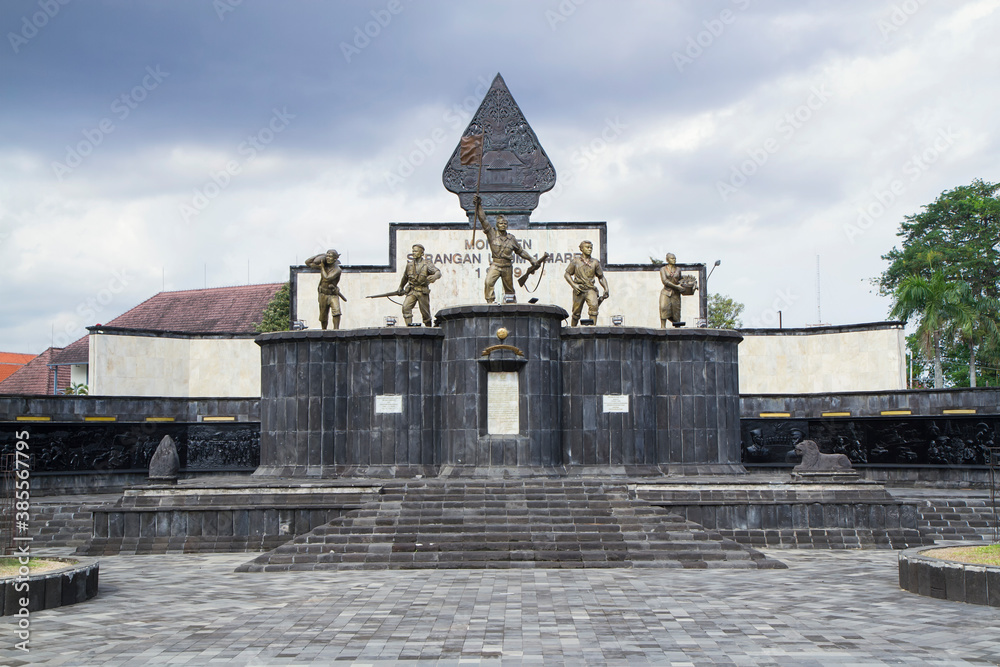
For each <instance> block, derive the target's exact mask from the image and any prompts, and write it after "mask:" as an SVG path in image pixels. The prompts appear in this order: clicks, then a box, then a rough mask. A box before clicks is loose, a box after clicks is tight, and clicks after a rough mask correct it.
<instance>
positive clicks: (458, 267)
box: [294, 226, 699, 329]
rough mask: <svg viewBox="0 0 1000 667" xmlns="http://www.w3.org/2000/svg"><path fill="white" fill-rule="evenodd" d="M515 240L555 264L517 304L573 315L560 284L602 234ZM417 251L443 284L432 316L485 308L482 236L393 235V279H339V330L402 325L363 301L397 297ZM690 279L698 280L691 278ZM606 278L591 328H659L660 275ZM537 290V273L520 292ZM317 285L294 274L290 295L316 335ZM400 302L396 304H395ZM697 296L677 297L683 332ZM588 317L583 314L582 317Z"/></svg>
mask: <svg viewBox="0 0 1000 667" xmlns="http://www.w3.org/2000/svg"><path fill="white" fill-rule="evenodd" d="M511 233H513V234H514V235H515V236H517V237H518V239H519V240H521V245H522V247H524V249H525V250H527V251H528V252H529V253H531V254H532V255H533V256H535V257H540V256H542V255H543V254H545V253H546V252H549V253H551V254H552V255H553V258H552V259H550V260H549V262H547V263H546V265H545V273H544V275H543V276H542V278H541V282H540V283H539V284H538V288H537V290H536V291H535V292H533V293H529V292H528V291H527V290H526V289H522V288H520V287H518V286H517V285H516V284H515V290H516V292H517V299H518V301H520V302H522V303H526V302H527V301H528V299H530V298H533V297H538V302H539V303H544V304H555V305H557V306H562V307H563V308H565V309H566V311H567V312H569V311H571V310H572V307H573V294H572V290H571V289H570V287H569V285H567V284H566V280H565V278H564V277H563V275H564V273H565V272H566V266H567V262H568V261H569V260H570V259H571V258H572V255H573V253H574V252H575V253H579V248H580V243H581V242H582V241H584V240H588V241H590V242H591V243H593V244H594V252H593V255H594V257H600V256H601V228H600V227H597V226H595V227H593V228H588V227H575V228H573V229H517V230H512V231H511ZM415 243H420V244H422V245H423V246H424V248H425V250H426V254H427V256H428V257H431V258H432V260H433V261H434V264H435V266H437V267H438V269H440V271H441V278H440V279H439V280H438V281H437V282H435V283H434V284H432V285H431V312H432V314H433V313H436V312H437V311H438V310H441V309H442V308H448V307H451V306H460V305H466V304H471V303H485V302H486V299H485V297H484V294H483V284H484V282H485V277H486V270H487V269H488V268H489V265H490V251H489V248H488V247H487V246H486V236H485V234H483V232H482V230H481V229H480V230H478V231H477V232H476V238H475V244H474V245H473V243H472V229H471V228H469V229H464V230H454V229H452V230H447V229H435V230H421V229H409V228H405V227H403V228H399V229H397V231H396V258H395V259H396V267H397V271H396V272H395V273H382V272H371V273H361V272H354V271H351V272H345V273H344V274H343V276H342V277H341V279H340V290H341V292H342V293H343V295H344V296H345V297H347V302H346V303H345V302H341V311H342V313H343V315H342V317H341V322H340V326H341V328H342V329H355V328H362V327H381V326H384V325H385V317H386V316H387V315H394V316H395V317H396V319H397V321H398V325H399V326H401V325H402V324H403V320H402V317H401V314H400V307H399V306H397V305H396V304H394V303H392V302H391V301H389V300H388V299H386V298H380V299H367V298H365V297H366V296H367V295H369V294H380V293H383V292H388V291H390V290H395V289H396V288H398V287H399V281H400V280H401V278H402V275H403V268H404V267H405V266H406V260H407V257H408V255H409V254H410V252H411V249H412V248H413V245H414V244H415ZM528 266H529V265H528V263H527V262H525V261H524V260H522V259H521V258H515V264H514V280H515V283H516V281H517V277H518V276H520V275H521V271H523V270H526V269H527V268H528ZM690 273H691V274H692V275H693V276H694V277H695V278H697V277H698V274H697V272H690ZM605 278H606V279H607V281H608V287H609V289H610V292H611V297H610V298H609V299H608V300H606V301H605V302H604V303H603V304H601V309H600V315H599V317H598V322H597V324H599V325H605V326H610V324H611V316H612V315H623V316H624V318H625V320H624V322H625V324H626V325H629V326H641V327H658V326H660V315H659V298H660V289H661V284H660V277H659V272H658V271H653V270H650V271H605ZM536 282H538V273H536V274H534V275H532V276H531V277H530V278H529V279H528V283H527V285H526V288H534V287H535V284H536ZM318 283H319V273H311V272H310V273H305V272H303V273H300V274H299V275H298V292H297V293H296V294H295V295H294V298H295V301H296V314H297V316H298V319H300V320H302V321H303V322H305V324H306V327H308V328H310V329H316V328H319V306H318V305H317V298H316V287H317V285H318ZM495 290H496V293H497V299H498V300H499V299H500V298H501V296H500V295H502V293H503V289H502V287H501V282H500V281H497V284H496V286H495ZM393 298H394V299H395V300H396V301H398V302H402V297H393ZM698 298H699V293H698V292H695V294H694V295H692V296H686V297H682V300H681V312H682V316H683V318H684V320H685V321H686V322H687V323H688V325H689V326H696V325H697V322H698ZM586 316H587V309H586V306H584V311H583V317H586ZM414 321H417V322H419V321H420V316H419V312H415V313H414Z"/></svg>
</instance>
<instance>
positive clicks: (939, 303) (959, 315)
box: [890, 269, 973, 389]
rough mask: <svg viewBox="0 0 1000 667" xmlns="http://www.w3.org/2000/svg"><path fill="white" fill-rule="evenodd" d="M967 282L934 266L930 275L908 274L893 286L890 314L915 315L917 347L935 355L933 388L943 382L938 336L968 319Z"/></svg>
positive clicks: (904, 317)
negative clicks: (951, 277) (952, 278)
mask: <svg viewBox="0 0 1000 667" xmlns="http://www.w3.org/2000/svg"><path fill="white" fill-rule="evenodd" d="M968 292H969V285H968V283H966V282H965V281H962V280H949V278H948V277H947V276H946V275H945V274H944V273H943V272H942V271H941V270H940V269H937V270H934V271H933V272H932V273H931V274H930V276H929V277H927V276H923V275H920V274H916V273H914V274H911V275H909V276H907V277H905V278H903V280H902V281H900V283H899V285H898V286H897V287H896V290H895V292H894V293H893V304H892V311H891V312H890V316H891V317H897V318H900V319H903V320H909V319H910V318H911V317H912V316H914V315H916V316H917V317H918V318H919V320H920V322H919V324H918V325H917V338H918V340H919V341H920V347H921V348H923V350H924V353H925V354H927V355H928V356H931V355H933V357H934V388H935V389H941V388H942V387H943V386H944V371H943V369H942V368H941V337H942V336H944V335H945V334H946V333H947V332H948V331H949V330H952V331H954V329H953V327H955V326H956V324H958V323H962V326H964V323H966V322H967V321H969V318H972V317H973V316H972V315H971V314H970V312H969V309H970V307H969V304H970V303H971V301H972V300H971V299H970V298H969V297H968Z"/></svg>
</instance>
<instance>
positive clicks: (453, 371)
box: [439, 305, 566, 467]
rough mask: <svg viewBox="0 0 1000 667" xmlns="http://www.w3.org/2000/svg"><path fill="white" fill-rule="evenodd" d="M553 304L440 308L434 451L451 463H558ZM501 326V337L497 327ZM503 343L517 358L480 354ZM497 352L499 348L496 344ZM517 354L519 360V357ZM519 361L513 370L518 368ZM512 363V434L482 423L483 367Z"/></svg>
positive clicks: (558, 315) (558, 313)
mask: <svg viewBox="0 0 1000 667" xmlns="http://www.w3.org/2000/svg"><path fill="white" fill-rule="evenodd" d="M565 315H566V311H564V310H562V309H561V308H557V307H555V306H523V305H513V306H503V307H500V306H487V305H476V306H459V307H456V308H451V309H447V310H445V311H442V313H441V315H440V316H439V319H440V320H441V330H442V332H443V334H444V339H443V343H442V345H443V354H442V368H441V408H442V417H443V420H442V425H441V457H440V463H441V464H442V465H450V466H470V467H489V466H553V465H559V464H561V463H562V439H561V433H560V428H561V423H562V416H561V414H560V408H561V396H560V395H561V393H562V377H561V375H560V372H559V367H560V357H561V354H560V340H559V332H560V328H561V324H560V323H561V321H562V319H563V318H564V317H565ZM501 328H505V329H507V332H508V336H507V337H506V338H505V339H504V340H502V341H501V340H500V339H498V338H497V335H496V334H497V332H498V331H499V330H500V329H501ZM501 343H503V344H506V345H510V346H513V347H517V348H518V349H519V350H520V351H521V352H523V357H522V356H521V355H518V354H516V353H514V352H511V351H509V350H507V352H509V353H510V354H509V356H508V357H500V358H498V357H497V356H495V355H486V356H484V355H483V351H484V350H486V349H487V348H489V347H491V346H494V345H498V344H501ZM497 352H499V353H502V352H504V351H503V350H498V351H497ZM522 359H523V362H522V361H521V360H522ZM518 367H519V368H520V370H518ZM490 370H511V371H514V370H518V374H519V393H520V397H519V401H518V413H519V414H518V422H519V424H520V434H519V435H491V434H490V433H489V432H488V429H487V412H488V400H489V399H488V395H487V394H488V392H487V391H486V384H487V373H488V372H490Z"/></svg>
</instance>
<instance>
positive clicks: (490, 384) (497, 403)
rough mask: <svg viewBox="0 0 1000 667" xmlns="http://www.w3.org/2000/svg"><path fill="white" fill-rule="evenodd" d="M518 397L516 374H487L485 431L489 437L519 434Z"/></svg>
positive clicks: (513, 372) (509, 372)
mask: <svg viewBox="0 0 1000 667" xmlns="http://www.w3.org/2000/svg"><path fill="white" fill-rule="evenodd" d="M519 396H520V392H519V383H518V378H517V372H515V371H503V372H496V373H487V375H486V403H487V408H486V430H487V432H488V433H489V434H490V435H517V434H518V433H520V432H521V421H520V416H519V414H518V402H519V401H518V399H519Z"/></svg>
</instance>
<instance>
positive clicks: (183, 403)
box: [0, 396, 260, 423]
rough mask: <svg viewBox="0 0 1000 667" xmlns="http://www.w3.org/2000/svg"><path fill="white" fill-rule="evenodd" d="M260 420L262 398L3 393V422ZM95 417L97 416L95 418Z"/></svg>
mask: <svg viewBox="0 0 1000 667" xmlns="http://www.w3.org/2000/svg"><path fill="white" fill-rule="evenodd" d="M88 418H90V420H92V421H97V420H99V421H101V422H104V421H114V422H146V421H147V420H148V421H154V420H155V421H161V420H165V421H173V422H185V423H192V422H200V421H205V419H206V418H208V420H209V421H212V420H213V419H219V418H224V419H225V421H237V422H256V421H260V399H259V398H174V397H146V396H115V397H106V396H0V422H16V421H25V423H29V422H28V420H32V419H34V420H38V421H47V422H53V423H57V422H63V423H74V422H85V421H88ZM95 418H96V419H95Z"/></svg>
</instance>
